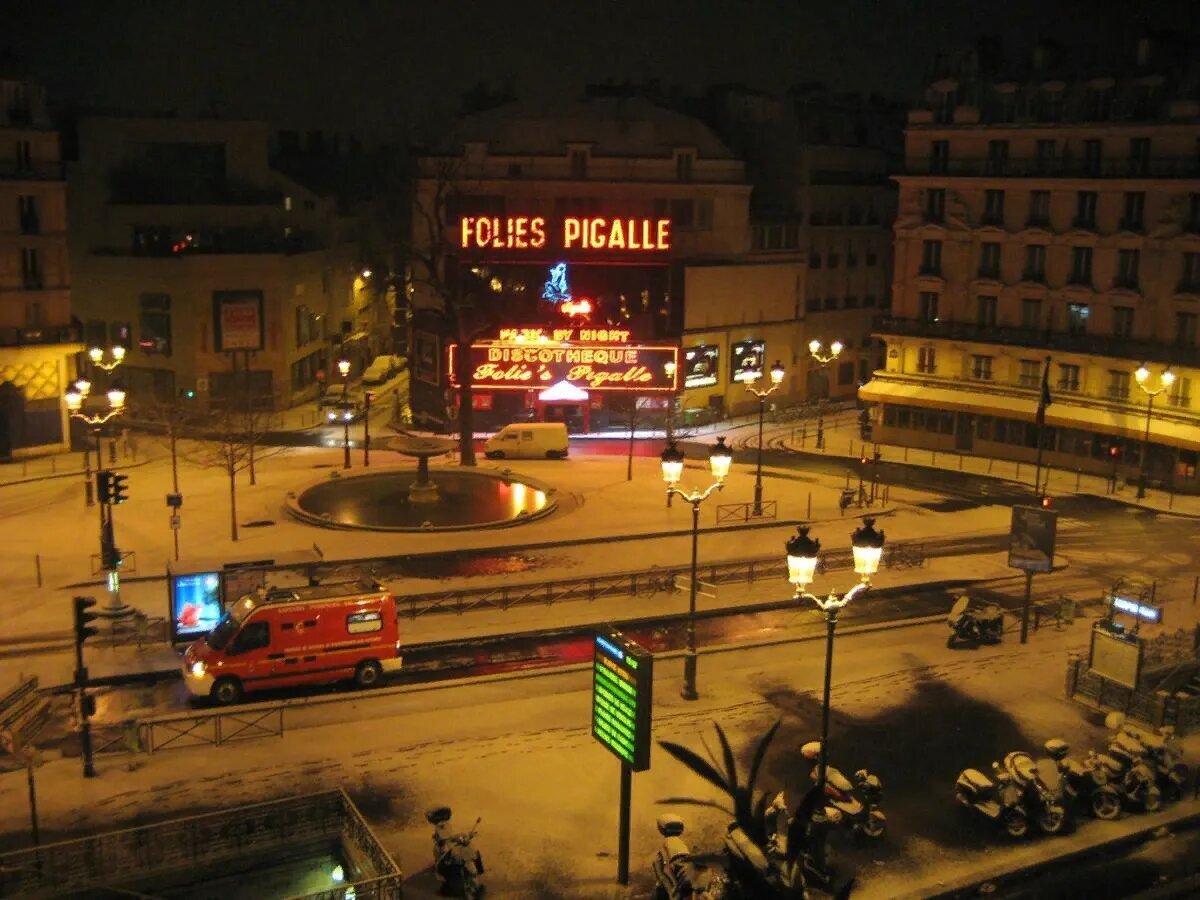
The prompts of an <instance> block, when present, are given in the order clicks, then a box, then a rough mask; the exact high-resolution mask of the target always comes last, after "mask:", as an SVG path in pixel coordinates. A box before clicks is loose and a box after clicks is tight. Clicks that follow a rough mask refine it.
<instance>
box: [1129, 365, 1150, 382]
mask: <svg viewBox="0 0 1200 900" xmlns="http://www.w3.org/2000/svg"><path fill="white" fill-rule="evenodd" d="M1133 377H1134V378H1136V379H1137V383H1138V384H1145V383H1146V379H1147V378H1149V377H1150V370H1149V369H1147V368H1146V364H1145V363H1142V364H1141V365H1140V366H1138V367H1137V371H1136V372H1134V373H1133Z"/></svg>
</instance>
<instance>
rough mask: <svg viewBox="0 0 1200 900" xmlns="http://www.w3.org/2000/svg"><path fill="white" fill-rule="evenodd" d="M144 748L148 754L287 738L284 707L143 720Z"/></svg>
mask: <svg viewBox="0 0 1200 900" xmlns="http://www.w3.org/2000/svg"><path fill="white" fill-rule="evenodd" d="M138 724H139V728H140V730H141V734H140V735H139V737H140V740H141V745H142V746H143V747H144V748H145V749H146V752H147V753H154V752H156V751H158V750H168V749H172V748H179V747H197V746H202V745H206V744H209V745H212V746H214V747H219V746H221V745H222V744H228V743H231V742H233V741H245V740H250V739H251V738H259V737H283V706H282V705H274V704H273V705H271V706H266V707H242V708H236V709H229V710H220V711H217V712H201V713H176V714H171V715H165V716H152V717H150V718H146V719H142V720H140V722H139V723H138Z"/></svg>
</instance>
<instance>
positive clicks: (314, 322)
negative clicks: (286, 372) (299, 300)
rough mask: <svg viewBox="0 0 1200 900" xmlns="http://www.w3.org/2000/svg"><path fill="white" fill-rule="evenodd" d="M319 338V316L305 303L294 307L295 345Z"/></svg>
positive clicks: (298, 345) (308, 342)
mask: <svg viewBox="0 0 1200 900" xmlns="http://www.w3.org/2000/svg"><path fill="white" fill-rule="evenodd" d="M320 339H321V317H320V316H318V315H316V314H315V313H314V312H313V311H312V309H310V308H309V307H308V306H306V305H303V304H302V305H300V306H297V307H296V346H297V347H303V346H304V345H305V344H311V343H312V342H313V341H319V340H320Z"/></svg>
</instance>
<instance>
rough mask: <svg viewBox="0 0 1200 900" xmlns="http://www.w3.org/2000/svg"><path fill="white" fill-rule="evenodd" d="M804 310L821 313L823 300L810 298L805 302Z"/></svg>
mask: <svg viewBox="0 0 1200 900" xmlns="http://www.w3.org/2000/svg"><path fill="white" fill-rule="evenodd" d="M804 308H805V309H806V310H808V311H809V312H819V311H820V309H821V298H820V297H809V298H808V299H807V300H806V301H804Z"/></svg>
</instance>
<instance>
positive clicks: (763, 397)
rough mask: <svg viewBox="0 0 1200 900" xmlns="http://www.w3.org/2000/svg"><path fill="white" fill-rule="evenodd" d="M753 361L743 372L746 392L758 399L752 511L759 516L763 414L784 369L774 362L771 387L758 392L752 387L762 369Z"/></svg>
mask: <svg viewBox="0 0 1200 900" xmlns="http://www.w3.org/2000/svg"><path fill="white" fill-rule="evenodd" d="M754 363H755V360H753V359H748V360H746V363H745V365H744V366H743V371H744V372H745V375H746V381H747V384H746V390H748V391H749V392H750V393H752V394H753V395H754V396H755V397H757V398H758V465H757V467H756V468H755V472H754V510H753V514H754V515H756V516H761V515H762V514H763V512H762V451H763V413H764V412H765V411H766V406H767V398H768V397H769V396H771V394H773V393H775V392H776V391H777V390H779V386H780V385H781V384H783V376H784V374H785V373H784V368H783V363H781V362H780V361H779V360H775V365H773V366H771V386H770V387H769V388H767V389H766V390H765V391H760V390H758V389H757V388H755V387H754V385H755V384H756V383H757V382H758V379H760V378H762V369H761V368H757V367H755V365H754Z"/></svg>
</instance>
